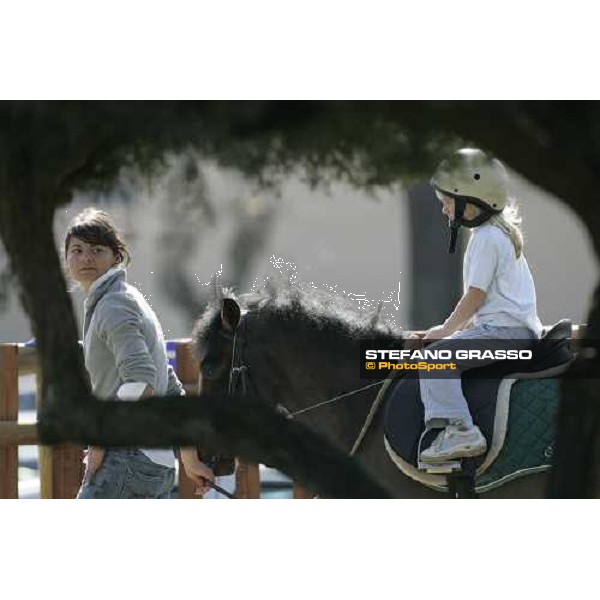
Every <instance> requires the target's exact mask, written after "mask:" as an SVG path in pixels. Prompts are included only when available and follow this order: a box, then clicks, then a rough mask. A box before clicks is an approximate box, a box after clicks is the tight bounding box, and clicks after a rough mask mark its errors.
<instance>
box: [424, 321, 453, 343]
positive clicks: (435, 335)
mask: <svg viewBox="0 0 600 600" xmlns="http://www.w3.org/2000/svg"><path fill="white" fill-rule="evenodd" d="M449 335H452V331H450V329H448V327H446V325H436V326H435V327H432V328H431V329H428V330H427V331H426V332H425V337H424V338H423V339H424V340H441V339H442V338H445V337H448V336H449Z"/></svg>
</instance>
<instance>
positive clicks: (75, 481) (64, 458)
mask: <svg viewBox="0 0 600 600" xmlns="http://www.w3.org/2000/svg"><path fill="white" fill-rule="evenodd" d="M35 379H36V387H37V395H36V405H37V410H38V413H39V410H40V407H41V404H42V373H41V370H40V369H39V368H38V369H37V370H36V371H35ZM38 464H39V468H40V498H45V499H48V498H60V499H73V498H75V496H77V491H78V490H79V486H80V485H81V480H82V479H83V471H84V467H83V448H82V447H81V446H76V445H74V444H60V445H56V446H42V445H40V446H39V447H38Z"/></svg>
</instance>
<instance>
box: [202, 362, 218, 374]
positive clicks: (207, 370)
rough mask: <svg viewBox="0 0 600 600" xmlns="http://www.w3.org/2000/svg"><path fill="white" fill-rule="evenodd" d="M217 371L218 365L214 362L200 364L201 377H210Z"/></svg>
mask: <svg viewBox="0 0 600 600" xmlns="http://www.w3.org/2000/svg"><path fill="white" fill-rule="evenodd" d="M217 370H218V365H217V363H216V362H215V361H214V360H205V361H204V362H203V363H202V375H204V376H206V377H212V376H213V375H214V374H215V373H216V372H217Z"/></svg>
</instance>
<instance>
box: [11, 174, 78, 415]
mask: <svg viewBox="0 0 600 600" xmlns="http://www.w3.org/2000/svg"><path fill="white" fill-rule="evenodd" d="M27 175H29V176H30V179H29V180H32V179H33V177H34V174H27ZM31 187H33V186H31ZM28 191H30V190H28ZM0 193H1V194H2V195H3V198H2V200H1V201H0V235H1V236H2V240H3V242H4V245H5V247H6V250H7V253H8V255H9V257H10V261H11V265H10V266H11V270H12V272H13V274H15V275H16V276H17V277H18V278H19V283H20V291H21V302H22V304H23V307H24V308H25V311H26V312H27V314H28V315H29V318H30V320H31V325H32V329H33V332H34V335H35V337H36V341H37V346H38V348H39V351H40V360H41V369H42V381H43V386H42V397H43V404H44V406H45V407H47V408H48V409H52V408H53V406H54V404H55V400H56V399H57V398H63V399H74V398H86V397H88V396H89V385H88V383H87V377H86V375H85V370H84V364H83V357H82V354H81V350H80V349H79V347H78V345H77V340H78V335H77V324H76V321H75V317H74V314H73V310H72V307H71V301H70V299H69V296H68V294H67V291H66V285H65V279H64V276H63V273H62V268H61V265H60V261H59V258H58V255H57V253H56V248H55V245H54V239H53V237H52V218H53V213H54V208H53V206H54V204H55V203H54V202H51V201H50V200H48V199H45V198H43V197H38V198H31V195H28V194H27V193H25V192H23V191H22V190H21V191H19V192H18V193H17V192H15V191H13V190H11V191H7V190H2V191H1V192H0ZM65 374H68V376H65Z"/></svg>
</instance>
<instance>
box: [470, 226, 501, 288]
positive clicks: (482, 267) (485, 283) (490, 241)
mask: <svg viewBox="0 0 600 600" xmlns="http://www.w3.org/2000/svg"><path fill="white" fill-rule="evenodd" d="M469 254H470V256H469V263H468V264H469V267H468V269H467V273H466V278H465V286H466V288H467V289H468V288H470V287H476V288H479V289H480V290H483V291H484V292H487V291H488V290H489V288H490V285H492V281H493V280H494V275H495V274H496V270H497V269H498V261H499V250H498V245H497V243H496V240H495V239H494V236H493V235H492V232H490V231H480V232H477V234H476V235H474V236H473V238H472V239H471V243H470V244H469Z"/></svg>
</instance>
